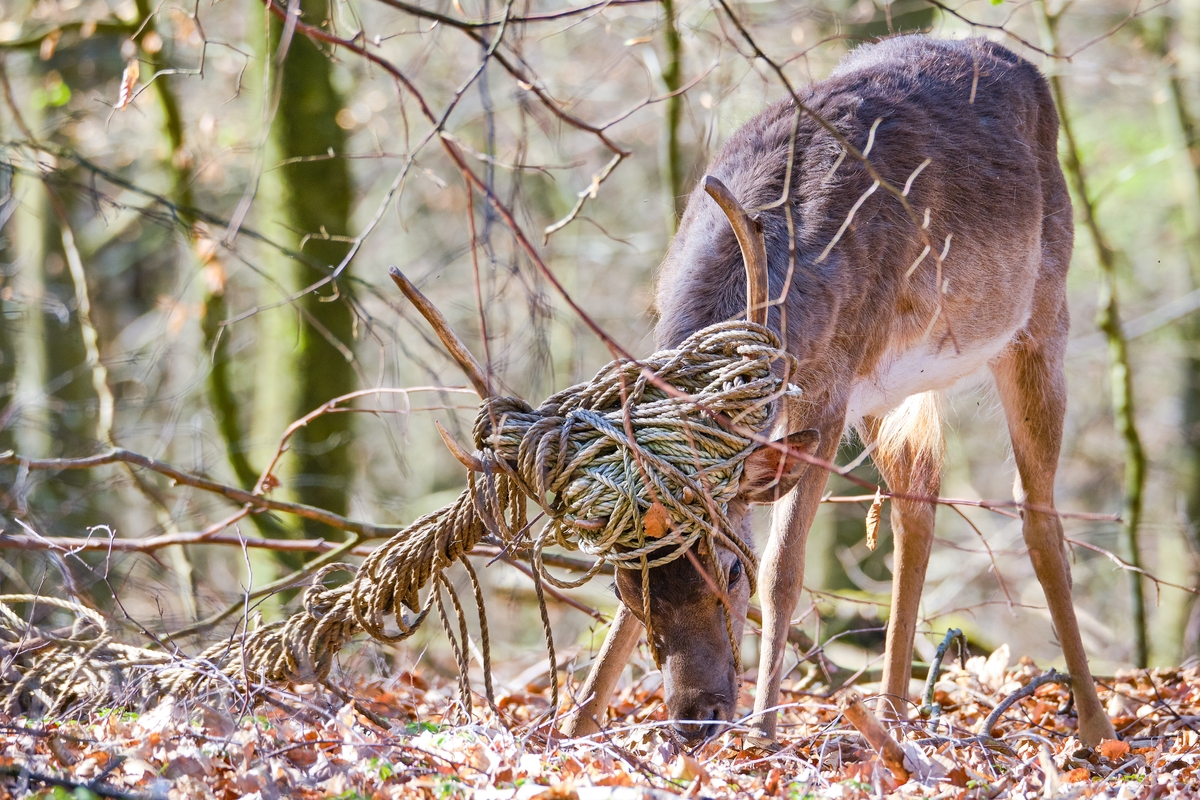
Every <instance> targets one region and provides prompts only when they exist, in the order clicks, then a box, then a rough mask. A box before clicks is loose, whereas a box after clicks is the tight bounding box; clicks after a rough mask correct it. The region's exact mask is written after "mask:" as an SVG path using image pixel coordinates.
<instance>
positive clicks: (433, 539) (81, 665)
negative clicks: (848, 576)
mask: <svg viewBox="0 0 1200 800" xmlns="http://www.w3.org/2000/svg"><path fill="white" fill-rule="evenodd" d="M790 359H791V356H790V355H788V354H787V352H786V351H785V350H784V349H783V348H782V346H781V345H780V342H779V339H778V337H777V336H776V335H775V334H774V333H773V332H772V331H770V330H769V329H768V328H766V327H764V326H762V325H759V324H756V323H749V322H726V323H720V324H717V325H713V326H710V327H708V328H705V329H703V330H701V331H699V332H697V333H696V334H694V335H693V336H691V337H690V338H688V339H687V340H686V341H685V342H684V343H683V344H681V345H680V346H679V347H678V348H676V349H672V350H664V351H660V352H658V353H655V354H654V355H652V356H650V358H648V359H646V360H645V361H643V362H637V361H632V360H628V359H620V360H616V361H613V362H611V363H609V364H608V365H607V366H606V367H605V368H604V369H602V370H601V371H600V372H599V373H598V374H597V375H596V376H595V377H594V378H593V379H592V380H591V381H589V382H587V383H583V384H580V385H577V386H574V387H571V388H569V389H566V390H564V391H562V392H559V393H558V394H555V395H554V396H552V397H550V398H549V399H548V400H546V402H544V403H542V405H541V406H539V407H537V408H532V407H530V406H529V405H528V404H526V403H525V402H524V401H521V400H519V399H516V398H511V397H494V398H491V399H488V400H485V402H484V404H483V405H482V407H481V408H480V410H479V413H478V415H477V417H476V420H475V426H474V444H475V448H476V453H475V455H474V456H473V457H472V458H473V459H475V463H476V466H477V469H478V471H473V472H472V473H471V474H470V478H469V481H468V486H467V488H466V489H465V490H464V491H463V493H462V494H461V495H460V496H459V497H458V499H457V500H455V501H454V502H453V503H452V504H450V505H449V506H446V507H445V508H443V509H441V510H439V511H436V512H434V513H432V514H429V515H427V516H425V517H422V518H421V519H418V520H417V521H416V522H414V523H413V524H412V525H410V526H409V527H408V528H407V529H406V530H404V531H401V532H400V533H398V534H396V535H395V536H393V537H392V538H391V539H389V540H388V541H387V542H385V543H384V544H383V545H382V546H380V547H379V548H378V549H376V550H375V551H374V552H373V553H372V554H371V555H370V556H369V557H368V558H367V559H366V561H365V562H364V563H363V565H362V567H361V568H359V569H357V570H355V568H354V567H353V566H351V565H348V564H331V565H328V566H326V567H324V568H323V569H322V570H321V571H319V572H318V573H317V574H316V575H315V577H314V579H313V582H312V585H311V586H310V587H309V588H308V589H307V591H306V592H305V593H304V598H303V606H304V607H303V610H301V611H299V612H297V613H296V614H293V615H292V616H291V617H290V618H289V619H287V620H284V621H281V622H277V623H274V624H270V625H266V626H264V627H261V628H258V629H256V630H252V631H249V632H247V633H246V634H245V635H244V636H242V637H241V638H240V639H234V640H232V641H228V642H223V643H221V644H219V645H216V646H214V647H212V648H209V649H208V650H206V651H205V652H204V653H202V654H201V656H200V657H199V658H198V659H197V660H196V661H194V662H191V663H187V664H183V665H180V664H179V663H178V662H175V663H170V662H171V661H172V660H173V659H171V657H169V656H167V655H166V654H164V653H162V652H161V651H152V650H143V649H140V648H123V647H122V646H120V645H116V644H115V643H113V642H112V640H111V637H110V636H109V635H108V634H107V632H106V631H105V629H104V627H103V624H102V623H97V621H96V620H93V619H92V617H93V616H96V615H94V614H88V615H87V619H88V620H90V621H91V622H90V624H91V626H93V627H95V626H99V627H96V628H95V629H96V630H99V631H100V633H99V634H98V635H97V634H95V633H94V632H93V634H92V635H89V636H71V635H67V636H62V635H53V634H52V633H50V632H48V631H46V630H44V629H40V628H39V629H35V628H34V627H33V626H32V625H31V624H30V623H27V622H25V621H24V620H23V619H22V618H21V617H20V616H18V615H17V614H15V613H14V612H13V611H12V610H11V609H9V608H7V607H5V606H4V605H3V601H4V600H5V599H6V598H0V640H7V641H8V642H9V643H10V644H12V645H17V646H18V647H19V643H20V642H22V641H25V642H28V641H31V638H32V639H36V640H37V641H38V644H39V646H38V648H37V649H36V651H35V652H27V653H26V654H25V656H24V657H20V658H17V659H16V660H15V662H14V668H15V670H16V672H17V673H19V677H17V678H16V679H15V680H13V679H12V678H11V677H8V676H7V674H0V691H2V692H3V693H5V694H7V695H8V696H9V700H8V701H7V703H6V705H8V706H10V707H13V706H16V705H18V704H24V703H25V702H27V701H30V700H36V701H37V702H38V703H40V704H41V705H43V707H47V710H50V711H54V710H61V709H63V708H65V707H66V706H67V705H68V704H70V703H71V702H73V701H79V700H84V699H87V698H88V697H92V696H95V695H97V694H101V695H109V696H110V695H111V694H112V692H113V690H114V688H115V687H122V686H124V687H128V685H129V682H128V680H127V679H126V677H127V674H128V673H129V672H130V670H136V669H139V668H141V669H144V670H145V675H146V678H147V680H148V684H147V685H146V686H143V687H142V688H141V689H139V694H140V695H141V696H143V697H150V696H156V695H157V696H162V695H165V694H173V693H181V692H185V691H187V690H188V689H193V688H196V687H197V686H198V685H199V684H201V683H205V682H209V683H211V682H213V681H218V682H224V683H227V684H233V685H240V684H243V683H244V682H258V681H263V682H270V683H278V682H289V681H291V682H302V683H308V682H313V681H320V680H324V679H325V678H326V676H327V675H328V673H329V670H330V668H331V666H332V662H333V658H334V656H335V655H336V654H337V652H338V651H339V650H340V649H341V648H342V647H343V646H345V645H346V644H347V643H348V642H349V641H350V639H351V638H352V637H353V636H354V635H355V634H357V633H358V632H360V631H362V632H365V633H367V634H368V635H370V636H371V637H372V638H374V639H376V640H378V641H383V642H395V641H399V640H402V639H406V638H408V637H409V636H411V635H412V634H413V633H414V632H415V631H416V630H417V629H418V628H419V627H420V625H421V624H422V623H423V622H424V621H425V619H426V617H427V616H428V615H429V613H430V612H431V611H432V610H433V608H434V607H435V606H436V608H437V610H438V614H439V616H440V617H441V620H442V623H443V625H444V626H445V627H446V629H447V632H448V633H449V634H450V639H451V642H452V644H453V646H454V650H455V652H456V655H457V657H458V661H459V668H460V673H461V676H460V682H461V683H460V686H461V688H462V691H463V695H464V697H463V702H464V706H465V707H469V704H470V689H469V685H468V684H467V682H466V672H467V656H466V653H467V643H466V622H465V618H464V616H463V613H462V606H461V604H460V603H459V600H458V598H457V596H456V595H455V593H454V590H453V588H452V587H451V585H450V582H449V580H448V579H447V578H446V577H445V576H444V574H443V573H444V571H445V570H446V569H447V568H449V567H450V566H451V565H453V564H454V563H455V562H461V563H462V564H463V565H464V566H465V567H466V569H467V571H468V575H469V577H470V579H471V583H472V586H473V588H474V590H475V595H476V601H477V605H478V607H479V614H480V621H481V628H482V633H483V636H482V641H481V644H482V645H483V650H484V652H485V654H486V653H487V652H488V650H489V646H488V642H487V626H486V617H485V612H484V608H483V604H482V594H481V592H480V590H479V584H478V580H477V579H476V576H475V573H474V570H473V569H472V568H471V566H470V564H469V563H468V562H467V560H466V558H465V555H466V554H467V553H468V552H470V551H471V549H472V548H474V547H475V545H477V544H478V543H479V542H480V540H481V539H483V537H484V536H485V535H487V534H489V533H490V534H492V535H493V536H496V537H498V538H499V539H501V540H502V541H503V542H504V544H505V546H506V547H508V548H516V547H528V548H529V549H530V550H531V551H532V553H533V562H534V565H535V569H534V571H533V572H534V576H535V580H536V588H537V590H538V595H539V600H541V594H542V591H541V583H540V581H541V580H542V579H545V580H547V581H550V582H551V583H553V584H554V585H556V586H560V587H573V586H578V585H581V584H582V583H584V582H586V581H587V580H588V579H590V578H591V577H592V576H593V575H595V574H596V573H597V572H598V571H599V570H600V568H601V567H602V566H603V565H604V564H605V563H606V562H609V563H614V564H615V565H617V566H619V567H623V568H627V569H640V570H641V571H642V574H643V581H645V580H646V579H647V578H646V577H645V576H646V575H647V574H648V570H649V569H651V568H653V567H656V566H659V565H661V564H665V563H667V562H669V561H671V560H674V559H676V558H679V557H681V556H683V555H684V553H685V552H686V551H687V550H688V549H690V548H692V547H693V546H694V545H696V544H698V543H700V542H704V543H706V544H707V545H708V548H709V552H716V549H715V548H716V547H717V546H720V547H724V548H727V549H729V550H731V551H733V552H734V553H736V554H737V556H738V557H739V558H740V559H742V560H743V561H744V564H745V567H746V569H745V573H746V574H747V575H748V576H751V580H753V576H754V575H756V574H757V568H756V561H755V558H754V553H753V551H752V550H751V549H750V548H749V546H748V545H747V544H746V543H744V542H742V541H741V539H740V538H739V537H738V536H737V535H736V533H734V532H733V531H732V528H731V526H730V524H729V520H728V519H727V517H726V509H727V507H728V504H729V502H730V501H731V500H732V499H733V498H734V497H735V496H736V494H737V491H738V483H739V481H740V479H741V476H742V469H743V466H744V462H745V459H746V457H747V456H748V455H749V454H750V453H751V452H752V451H753V449H754V448H755V447H756V446H757V442H756V441H755V440H756V439H757V438H759V437H761V436H763V435H765V434H767V433H768V428H769V426H770V425H771V424H772V423H773V422H774V411H775V408H776V407H777V404H776V403H775V402H774V401H775V400H776V398H778V396H779V394H780V392H781V389H782V387H781V378H780V377H779V375H780V373H781V372H783V373H786V372H788V371H790V370H780V369H777V368H776V367H778V366H779V362H781V361H782V362H789V361H790ZM731 423H732V424H731ZM529 501H532V502H533V503H534V504H537V505H538V506H540V507H541V509H542V510H543V511H544V512H545V515H546V516H547V518H548V522H547V524H546V525H545V526H544V527H543V529H542V530H541V531H540V532H539V533H538V534H537V536H536V537H535V538H534V539H533V540H532V541H529V540H528V536H529V530H530V528H531V525H530V523H529V519H528V506H529ZM652 509H653V510H654V511H653V512H652ZM651 513H655V514H658V515H659V516H660V517H661V516H662V515H663V514H665V520H666V521H661V520H660V521H659V522H658V523H656V524H653V525H647V524H646V519H647V515H648V514H651ZM550 545H560V546H563V547H566V548H569V549H579V550H582V551H583V552H585V553H587V554H589V555H592V556H594V557H595V558H596V562H595V566H594V567H593V568H592V569H591V570H590V571H589V572H588V573H587V574H586V575H584V576H583V578H581V579H579V580H573V581H566V580H561V579H559V578H557V577H555V576H553V575H552V574H550V573H549V572H548V571H547V570H546V568H545V565H544V564H543V563H542V561H541V552H542V549H543V548H544V547H546V546H550ZM343 570H344V571H350V572H354V573H355V577H354V580H353V581H351V582H350V583H347V584H344V585H342V586H337V587H333V588H329V587H326V586H325V583H324V581H325V579H326V578H327V577H328V576H329V575H330V574H331V573H333V572H336V571H343ZM716 577H717V580H718V582H719V584H720V587H721V589H722V590H724V589H725V588H726V587H725V576H724V575H723V574H722V572H721V571H719V570H718V571H717V576H716ZM431 581H433V582H434V584H435V585H434V586H433V587H432V588H431V590H430V591H429V593H428V595H427V596H426V599H425V600H424V601H423V602H422V601H421V599H420V593H421V592H422V591H423V590H425V589H426V587H428V586H429V585H430V582H431ZM442 589H446V590H448V593H449V595H450V598H451V601H452V603H453V605H454V608H455V610H456V612H457V614H458V620H459V625H458V626H457V627H458V628H459V638H458V639H457V640H456V639H455V636H454V632H453V631H452V630H451V625H450V620H449V618H448V615H447V613H446V609H445V606H444V601H443V599H442V592H441V590H442ZM643 594H644V596H646V597H647V599H648V593H645V592H644V593H643ZM8 599H9V600H10V602H11V601H16V600H17V599H20V598H8ZM27 601H29V598H24V599H22V602H27ZM42 602H45V600H43V601H42ZM56 604H57V605H62V603H61V602H57V603H56ZM71 605H73V604H71ZM542 611H543V621H544V622H545V621H546V617H545V608H544V603H543V607H542ZM410 614H413V615H415V616H410ZM728 622H729V620H728V614H727V623H728ZM34 632H36V634H37V635H36V636H32V637H31V633H34ZM546 633H547V637H548V638H547V641H548V644H549V647H550V652H551V663H552V664H553V663H554V656H553V641H552V639H551V638H549V627H548V625H547V626H546ZM730 635H731V645H732V646H733V648H734V652H735V654H736V653H737V650H738V645H737V643H736V642H733V641H732V639H733V637H732V628H731V627H730ZM460 642H461V643H460ZM114 648H116V649H114ZM97 659H100V661H101V663H100V664H97V663H95V662H96V661H97ZM486 660H488V659H486V658H485V661H486ZM484 672H485V675H486V676H487V683H488V685H487V695H488V699H489V701H490V700H491V699H492V691H491V682H490V669H489V668H487V665H486V664H485V670H484ZM551 675H552V686H553V689H554V704H555V706H557V700H558V697H557V688H558V687H557V678H556V676H555V670H554V669H551ZM4 690H11V691H4ZM8 710H14V709H11V708H10V709H8Z"/></svg>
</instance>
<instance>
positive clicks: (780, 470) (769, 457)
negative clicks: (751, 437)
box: [738, 429, 821, 503]
mask: <svg viewBox="0 0 1200 800" xmlns="http://www.w3.org/2000/svg"><path fill="white" fill-rule="evenodd" d="M820 443H821V434H820V433H818V432H817V431H815V430H811V429H810V430H807V431H800V432H799V433H793V434H792V435H791V436H788V437H787V438H786V439H779V440H776V441H775V442H772V443H771V444H769V445H763V446H761V447H759V448H758V449H757V450H755V451H754V452H753V453H751V454H750V455H749V457H747V458H746V465H745V467H744V468H743V470H742V482H741V483H740V484H739V485H738V495H739V496H740V497H741V498H742V499H743V500H745V501H746V502H748V503H774V502H775V501H776V500H778V499H779V498H781V497H783V496H784V495H785V494H787V493H788V492H790V491H791V490H792V488H793V487H794V486H795V485H796V482H797V481H799V480H800V476H801V475H803V474H804V470H806V469H807V468H808V462H807V461H805V460H804V459H803V458H801V457H799V456H797V455H796V453H797V452H801V453H806V454H808V455H810V456H811V455H812V454H813V453H815V452H816V451H817V445H819V444H820ZM778 445H784V446H786V447H787V450H788V452H786V453H784V452H783V448H782V447H778Z"/></svg>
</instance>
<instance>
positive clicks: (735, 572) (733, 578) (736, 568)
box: [729, 560, 742, 586]
mask: <svg viewBox="0 0 1200 800" xmlns="http://www.w3.org/2000/svg"><path fill="white" fill-rule="evenodd" d="M740 577H742V562H741V560H738V561H734V562H733V566H732V567H730V568H729V585H730V586H733V585H734V584H735V583H737V580H738V578H740Z"/></svg>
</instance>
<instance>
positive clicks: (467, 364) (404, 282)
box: [388, 267, 492, 400]
mask: <svg viewBox="0 0 1200 800" xmlns="http://www.w3.org/2000/svg"><path fill="white" fill-rule="evenodd" d="M388 274H389V275H391V276H392V281H394V282H395V284H396V285H397V286H399V287H400V291H402V292H404V296H405V297H407V298H408V301H409V302H410V303H412V304H413V305H414V306H416V307H417V311H420V312H421V316H423V317H424V318H425V320H426V321H427V322H428V323H429V324H430V325H431V326H432V327H433V331H434V333H436V334H437V335H438V338H439V339H441V340H442V344H443V345H445V346H446V349H447V350H449V351H450V355H451V356H452V357H453V358H454V360H455V361H456V362H458V366H459V367H461V368H462V371H463V372H465V373H466V374H467V380H469V381H470V382H471V385H472V386H473V387H475V391H476V392H478V393H479V396H480V397H481V398H483V399H484V400H486V399H488V398H489V397H491V394H492V392H491V389H490V388H489V387H488V382H487V378H486V377H485V374H484V371H483V367H481V366H479V362H478V361H476V360H475V356H473V355H471V351H470V350H468V349H467V346H466V345H465V344H463V343H462V340H461V339H459V338H458V336H457V335H456V334H455V333H454V329H453V328H451V327H450V323H449V322H447V321H446V318H445V317H443V316H442V312H441V311H438V309H437V306H435V305H434V304H433V303H431V302H429V298H428V297H426V296H425V295H423V294H421V290H420V289H418V288H417V287H416V286H414V285H413V283H412V281H410V280H409V279H408V278H406V277H404V273H403V272H401V271H400V268H399V267H388Z"/></svg>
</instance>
